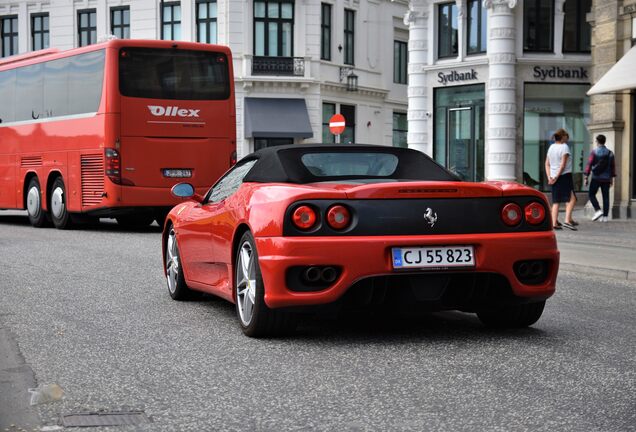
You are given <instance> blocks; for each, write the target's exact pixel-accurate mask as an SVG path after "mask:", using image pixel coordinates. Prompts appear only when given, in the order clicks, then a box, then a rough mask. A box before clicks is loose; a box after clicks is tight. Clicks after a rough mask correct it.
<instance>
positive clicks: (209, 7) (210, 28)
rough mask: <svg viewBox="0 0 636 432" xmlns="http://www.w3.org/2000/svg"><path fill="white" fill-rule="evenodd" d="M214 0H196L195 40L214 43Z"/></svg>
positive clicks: (215, 10)
mask: <svg viewBox="0 0 636 432" xmlns="http://www.w3.org/2000/svg"><path fill="white" fill-rule="evenodd" d="M216 19H217V5H216V0H214V1H209V0H197V42H203V43H211V44H215V43H216V34H217V27H216V26H217V24H216Z"/></svg>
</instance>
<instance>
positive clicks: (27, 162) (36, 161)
mask: <svg viewBox="0 0 636 432" xmlns="http://www.w3.org/2000/svg"><path fill="white" fill-rule="evenodd" d="M20 166H22V167H26V168H29V167H39V166H42V156H23V157H22V159H21V161H20Z"/></svg>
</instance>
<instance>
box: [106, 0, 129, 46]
mask: <svg viewBox="0 0 636 432" xmlns="http://www.w3.org/2000/svg"><path fill="white" fill-rule="evenodd" d="M110 34H112V35H115V36H117V37H118V38H119V39H130V7H129V6H120V7H112V8H110Z"/></svg>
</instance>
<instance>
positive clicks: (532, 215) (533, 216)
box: [525, 202, 545, 225]
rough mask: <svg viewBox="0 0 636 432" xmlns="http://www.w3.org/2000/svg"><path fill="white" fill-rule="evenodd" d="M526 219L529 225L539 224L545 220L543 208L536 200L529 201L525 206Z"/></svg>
mask: <svg viewBox="0 0 636 432" xmlns="http://www.w3.org/2000/svg"><path fill="white" fill-rule="evenodd" d="M525 213H526V221H527V222H528V223H529V224H530V225H539V224H540V223H541V222H543V221H544V220H545V208H544V207H543V206H542V205H541V204H539V203H538V202H533V203H530V204H528V205H527V206H526V208H525Z"/></svg>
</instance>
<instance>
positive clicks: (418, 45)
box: [404, 0, 433, 156]
mask: <svg viewBox="0 0 636 432" xmlns="http://www.w3.org/2000/svg"><path fill="white" fill-rule="evenodd" d="M427 7H428V1H427V0H411V1H409V11H408V12H407V13H406V15H405V16H404V24H406V25H408V26H409V65H408V79H409V84H408V102H409V108H408V115H407V119H408V128H409V131H408V134H407V138H406V141H407V144H408V146H409V148H413V149H416V150H419V151H421V152H424V153H426V154H427V155H429V156H432V155H433V142H432V141H431V140H429V139H428V120H429V118H430V116H431V114H430V112H428V111H427V110H428V106H427V102H428V97H427V91H428V88H427V87H426V71H425V69H424V68H425V67H426V64H427V57H428V12H427Z"/></svg>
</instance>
